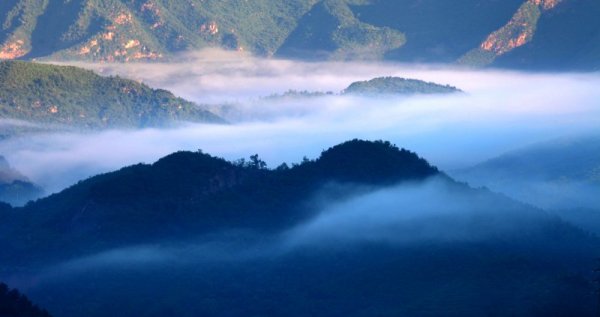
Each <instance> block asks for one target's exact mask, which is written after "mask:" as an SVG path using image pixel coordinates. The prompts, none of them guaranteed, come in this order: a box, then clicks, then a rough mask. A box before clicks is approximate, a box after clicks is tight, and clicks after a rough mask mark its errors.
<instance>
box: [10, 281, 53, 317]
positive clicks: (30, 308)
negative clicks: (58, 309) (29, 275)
mask: <svg viewBox="0 0 600 317" xmlns="http://www.w3.org/2000/svg"><path fill="white" fill-rule="evenodd" d="M0 316H2V317H51V316H50V314H48V312H47V311H45V310H43V309H40V308H39V307H37V306H36V305H34V304H33V303H31V301H30V300H29V299H28V298H27V297H26V296H25V295H23V294H21V293H20V292H19V291H18V290H16V289H9V288H8V286H7V285H6V284H4V283H0Z"/></svg>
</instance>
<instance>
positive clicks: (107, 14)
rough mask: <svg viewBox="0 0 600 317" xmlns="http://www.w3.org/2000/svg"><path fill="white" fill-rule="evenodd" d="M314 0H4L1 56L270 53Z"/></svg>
mask: <svg viewBox="0 0 600 317" xmlns="http://www.w3.org/2000/svg"><path fill="white" fill-rule="evenodd" d="M314 2H315V0H301V1H293V2H289V1H288V2H283V1H272V0H258V1H252V2H247V1H235V0H226V1H202V0H190V1H165V0H147V1H146V0H144V1H142V0H135V1H122V0H103V1H99V0H73V1H67V2H63V1H44V0H11V1H5V2H3V5H2V7H0V13H1V15H0V16H1V18H2V19H3V21H4V26H3V32H2V35H1V37H0V38H1V39H2V40H3V43H4V44H3V48H2V50H0V57H2V58H38V57H44V56H51V58H65V59H86V60H97V61H133V60H140V59H142V60H154V59H158V58H162V57H163V56H165V55H168V54H170V53H174V52H180V51H183V50H188V49H199V48H202V47H207V46H222V47H227V48H230V49H249V50H251V51H253V52H257V53H261V54H265V55H268V54H271V53H272V52H274V50H275V49H276V47H277V46H279V45H280V43H281V42H282V41H283V39H284V38H285V37H286V35H287V33H288V32H290V30H291V29H292V28H293V27H294V25H295V22H296V19H297V18H298V17H299V16H301V15H302V14H303V12H305V11H306V10H308V9H309V7H310V5H311V4H312V3H314Z"/></svg>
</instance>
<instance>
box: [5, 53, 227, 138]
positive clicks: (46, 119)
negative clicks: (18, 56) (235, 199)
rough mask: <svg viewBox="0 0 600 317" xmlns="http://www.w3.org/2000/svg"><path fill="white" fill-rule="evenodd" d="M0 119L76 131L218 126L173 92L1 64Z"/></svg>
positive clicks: (75, 71) (69, 71)
mask: <svg viewBox="0 0 600 317" xmlns="http://www.w3.org/2000/svg"><path fill="white" fill-rule="evenodd" d="M0 118H3V119H18V120H24V121H30V122H32V123H43V124H59V125H60V124H64V125H70V126H75V127H86V128H104V127H146V126H161V125H168V124H171V123H174V122H176V121H195V122H222V120H221V119H220V118H218V117H217V116H215V115H213V114H212V113H210V112H208V111H206V110H203V109H201V108H200V107H199V106H197V105H195V104H193V103H191V102H188V101H186V100H183V99H181V98H177V97H175V96H174V95H173V94H172V93H170V92H168V91H166V90H161V89H151V88H150V87H148V86H146V85H144V84H141V83H138V82H135V81H132V80H126V79H122V78H119V77H101V76H99V75H96V74H95V73H93V72H91V71H87V70H83V69H79V68H76V67H67V66H54V65H46V64H38V63H28V62H20V61H3V62H0Z"/></svg>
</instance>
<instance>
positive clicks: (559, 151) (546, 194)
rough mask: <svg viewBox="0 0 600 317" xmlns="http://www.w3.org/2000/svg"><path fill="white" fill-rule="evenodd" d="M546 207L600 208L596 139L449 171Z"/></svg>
mask: <svg viewBox="0 0 600 317" xmlns="http://www.w3.org/2000/svg"><path fill="white" fill-rule="evenodd" d="M452 174H453V176H455V177H456V178H457V179H460V180H464V181H467V182H469V183H470V184H473V185H475V186H486V187H489V188H490V189H492V190H495V191H499V192H502V193H505V194H507V195H509V196H511V197H514V198H516V199H519V200H522V201H525V202H528V203H531V204H534V205H537V206H541V207H543V208H548V209H561V208H594V209H600V201H598V199H597V197H598V195H600V137H598V136H594V135H592V136H585V137H572V138H564V139H559V140H553V141H549V142H545V143H540V144H535V145H532V146H529V147H525V148H523V149H519V150H515V151H512V152H509V153H506V154H503V155H501V156H499V157H496V158H493V159H490V160H488V161H485V162H482V163H480V164H477V165H475V166H473V167H471V168H468V169H465V170H461V171H456V172H453V173H452Z"/></svg>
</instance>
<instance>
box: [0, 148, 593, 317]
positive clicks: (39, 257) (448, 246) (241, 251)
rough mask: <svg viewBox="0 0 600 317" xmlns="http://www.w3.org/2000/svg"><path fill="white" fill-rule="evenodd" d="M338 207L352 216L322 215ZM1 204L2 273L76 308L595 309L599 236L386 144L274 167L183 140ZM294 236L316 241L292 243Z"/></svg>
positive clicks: (181, 311)
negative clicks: (153, 157)
mask: <svg viewBox="0 0 600 317" xmlns="http://www.w3.org/2000/svg"><path fill="white" fill-rule="evenodd" d="M430 182H433V184H436V185H434V186H433V187H430V186H429V185H428V184H429V183H430ZM411 188H422V189H419V190H417V191H411ZM388 190H391V192H386V191H388ZM382 191H383V193H387V194H385V197H386V198H385V199H386V200H387V202H386V203H385V204H383V205H378V204H371V203H368V201H369V197H370V195H379V194H381V193H382ZM378 193H379V194H378ZM411 193H412V194H411ZM407 195H408V196H407ZM375 197H378V196H375ZM336 204H337V205H338V206H344V207H343V208H342V210H341V211H340V210H338V212H340V214H339V216H340V217H342V219H343V221H341V222H339V224H337V225H336V224H335V223H333V225H331V222H328V221H327V220H323V221H324V222H323V221H321V222H319V219H322V218H321V217H328V216H329V215H331V213H335V212H336V211H335V210H336V209H335V208H334V209H333V210H328V209H327V206H331V205H336ZM339 204H341V205H339ZM0 208H2V209H0V247H1V248H2V250H3V252H2V253H0V257H1V258H0V261H1V263H3V265H4V267H3V270H2V271H0V279H6V278H8V277H10V278H12V279H14V280H23V277H24V276H25V277H30V278H31V277H35V279H36V280H39V281H40V284H39V285H38V286H37V287H33V288H32V290H31V293H30V294H31V296H35V298H36V300H37V301H38V302H39V303H41V304H42V305H44V307H47V308H48V309H50V310H51V311H53V312H54V313H55V314H59V315H60V316H65V317H71V316H73V317H75V316H81V315H82V314H83V315H86V316H106V315H115V316H126V315H136V314H138V315H144V316H165V315H168V316H171V315H176V316H203V315H209V316H248V315H285V316H306V315H320V316H340V315H346V316H372V315H378V316H397V315H408V316H431V317H433V316H442V315H443V316H485V315H496V316H573V315H576V316H592V315H593V313H594V307H595V306H594V305H595V301H594V296H593V293H592V290H593V285H592V284H591V279H592V276H591V270H592V268H593V266H594V258H595V256H596V255H597V250H599V248H600V241H598V239H597V238H596V237H595V236H592V235H589V234H587V233H586V232H584V231H582V230H580V229H578V228H577V227H574V226H573V225H570V224H569V223H567V222H564V221H562V220H561V219H560V218H558V217H556V216H552V215H551V214H548V213H546V212H544V211H543V210H540V209H537V208H534V207H531V206H528V205H524V204H521V203H518V202H515V201H513V200H511V199H509V198H507V197H504V196H501V195H497V194H494V193H492V192H489V191H487V190H484V189H472V188H470V187H468V186H467V185H465V184H461V183H457V182H455V181H453V180H452V179H451V178H449V177H448V176H446V175H445V174H443V173H441V172H440V171H438V170H437V169H436V168H435V167H433V166H431V165H430V164H429V163H427V161H425V160H423V159H421V158H419V157H418V156H417V155H416V154H415V153H412V152H410V151H407V150H403V149H399V148H398V147H396V146H394V145H392V144H390V143H388V142H382V141H378V142H369V141H361V140H352V141H349V142H345V143H342V144H340V145H337V146H334V147H332V148H330V149H328V150H325V151H323V152H322V154H321V155H320V157H319V158H317V159H315V160H308V159H305V160H303V161H302V163H299V164H295V165H292V166H291V167H290V166H287V165H281V166H279V167H277V168H275V169H267V168H266V164H265V163H264V162H263V161H262V160H261V159H260V158H259V157H258V156H257V155H254V156H251V157H250V159H249V160H240V161H237V162H234V163H232V162H228V161H226V160H223V159H220V158H216V157H213V156H210V155H208V154H204V153H202V152H178V153H174V154H171V155H169V156H166V157H164V158H162V159H160V160H158V161H157V162H156V163H154V164H151V165H146V164H138V165H134V166H130V167H126V168H123V169H121V170H119V171H115V172H112V173H107V174H103V175H98V176H95V177H92V178H90V179H87V180H85V181H81V182H79V183H78V184H76V185H74V186H72V187H70V188H68V189H66V190H64V191H63V192H61V193H58V194H55V195H52V196H50V197H48V198H44V199H41V200H38V201H36V202H34V203H31V204H29V205H27V206H26V207H24V208H10V207H8V206H4V207H0ZM323 208H325V209H323ZM354 208H356V209H357V210H358V211H360V213H359V215H362V218H356V217H357V216H356V213H355V212H356V210H355V211H352V209H354ZM338 209H339V208H338ZM379 209H384V210H379ZM438 209H439V210H441V211H442V212H441V213H438V212H437V210H438ZM444 210H445V211H446V212H449V213H447V214H446V212H445V211H444ZM346 213H347V217H348V218H347V219H344V218H345V215H346ZM382 213H383V214H382ZM392 216H393V217H392ZM378 217H383V220H384V222H383V224H384V225H383V226H382V227H378V226H375V227H372V228H371V227H369V226H370V223H371V221H372V220H373V218H378ZM395 217H400V219H404V220H402V221H401V222H394V221H396V220H394V219H395ZM326 219H327V218H326ZM386 219H388V220H389V223H387V221H386ZM315 221H316V222H315ZM347 221H350V222H356V223H358V224H361V223H363V222H364V224H365V225H366V226H367V227H366V228H367V229H368V228H371V229H370V230H367V231H366V232H365V231H361V229H360V226H359V229H355V228H356V227H353V226H347V225H346V224H347ZM315 223H316V224H317V225H323V224H325V225H328V224H329V225H330V227H325V228H326V229H327V230H326V232H324V235H320V234H321V233H319V231H318V229H319V228H320V227H319V226H317V227H316V228H317V231H310V230H308V231H306V230H307V229H303V228H306V227H304V226H306V225H309V227H308V228H313V229H314V228H315V227H314V226H313V227H310V224H315ZM296 230H305V231H303V232H307V234H309V238H310V239H312V240H305V241H311V242H307V243H305V244H298V245H296V246H295V247H286V246H287V245H288V244H287V243H288V242H289V241H290V240H287V238H286V237H289V235H290V234H292V236H293V233H294V232H296ZM335 230H338V231H341V232H340V234H342V235H343V236H345V237H346V238H347V239H349V240H344V239H339V238H336V236H335V235H333V236H329V235H328V234H330V233H332V231H335ZM322 233H323V232H322ZM379 234H381V235H382V236H381V237H382V238H380V239H374V238H372V237H373V236H377V235H379ZM228 237H229V238H233V242H232V241H231V240H228V239H229V238H228ZM396 239H400V240H398V241H396ZM291 241H296V240H291ZM352 241H354V242H352ZM173 246H175V247H174V248H175V249H174V251H169V250H170V249H169V248H170V247H173ZM281 249H283V250H281ZM170 252H173V253H170ZM253 254H255V255H253ZM129 257H132V258H131V259H130V258H129ZM186 263H187V264H186ZM25 280H27V279H25ZM90 285H93V287H90Z"/></svg>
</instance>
